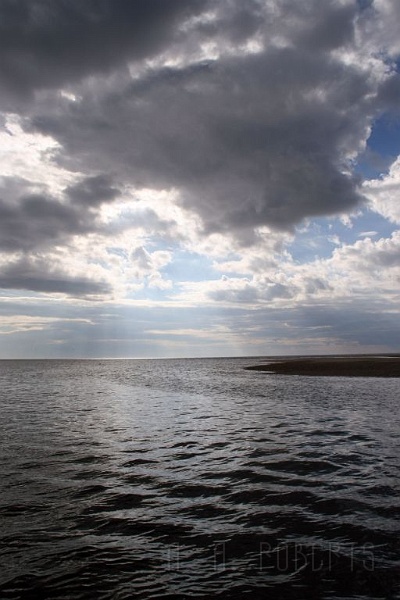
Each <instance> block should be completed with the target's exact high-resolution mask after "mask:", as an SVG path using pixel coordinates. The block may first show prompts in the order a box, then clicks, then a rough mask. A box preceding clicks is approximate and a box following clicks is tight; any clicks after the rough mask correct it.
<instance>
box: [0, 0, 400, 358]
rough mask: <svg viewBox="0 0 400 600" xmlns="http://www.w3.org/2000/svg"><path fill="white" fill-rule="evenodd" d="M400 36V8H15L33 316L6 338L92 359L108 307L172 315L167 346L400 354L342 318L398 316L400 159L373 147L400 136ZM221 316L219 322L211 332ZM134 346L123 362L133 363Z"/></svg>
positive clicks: (23, 215) (211, 0)
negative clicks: (85, 339)
mask: <svg viewBox="0 0 400 600" xmlns="http://www.w3.org/2000/svg"><path fill="white" fill-rule="evenodd" d="M399 27H400V5H399V3H398V2H397V0H371V1H366V0H359V1H356V0H327V1H326V2H321V1H320V0H304V1H303V2H297V1H296V0H249V1H247V2H242V1H240V0H218V1H216V0H169V1H168V2H166V1H165V0H87V1H85V2H81V1H79V0H76V1H75V0H68V1H67V0H57V2H54V1H53V0H3V1H2V2H1V3H0V90H1V91H0V111H1V116H0V124H2V132H1V134H0V137H1V140H0V143H1V148H2V163H1V164H2V171H1V180H0V183H1V186H0V252H1V254H0V287H1V288H2V289H3V293H4V299H3V304H2V306H3V309H4V310H7V318H10V317H12V314H10V311H11V313H12V308H11V307H12V306H14V305H15V307H16V308H15V310H16V313H15V314H17V315H19V316H20V317H21V318H22V322H24V321H23V317H24V314H25V313H24V312H23V311H22V313H21V302H22V304H24V303H25V305H26V307H27V306H28V305H29V306H30V308H29V311H28V309H27V308H26V309H25V310H26V311H27V312H26V314H25V317H26V318H27V319H28V321H27V322H29V323H30V324H31V326H30V327H28V328H27V327H22V329H18V328H17V329H13V326H11V325H10V323H11V322H9V321H7V324H6V325H5V326H4V329H3V330H1V331H0V333H1V332H3V333H4V335H7V336H8V337H10V335H12V336H17V337H16V338H15V340H16V341H15V344H16V345H15V348H16V350H14V352H15V354H17V355H18V354H19V353H20V352H21V350H18V343H19V342H18V340H19V339H21V348H22V347H23V346H24V344H25V341H24V340H25V337H20V338H19V337H18V336H19V335H20V334H22V336H27V335H28V337H29V335H35V336H39V337H38V338H37V339H39V338H40V335H39V334H38V331H52V332H53V334H54V335H53V336H52V337H51V339H47V338H43V340H41V342H40V344H41V345H40V348H41V350H40V352H43V353H44V354H46V353H48V352H50V351H49V349H48V348H50V346H47V349H46V344H47V345H48V344H50V345H51V344H56V345H57V347H60V348H61V350H60V352H61V355H62V354H63V344H65V348H67V345H68V344H69V346H68V348H69V350H68V349H67V350H66V351H65V354H66V355H71V354H73V353H74V352H73V351H72V350H71V348H72V346H74V341H73V340H74V335H75V336H77V335H80V334H79V333H78V332H79V331H82V327H83V325H82V322H84V323H87V322H90V324H91V325H90V327H89V330H90V329H91V331H92V334H91V335H95V334H94V333H93V332H94V331H95V327H94V325H96V319H94V317H93V315H92V316H91V317H90V318H87V316H86V311H88V310H91V309H90V308H89V307H90V306H91V305H92V304H91V303H94V304H93V305H94V306H96V307H97V308H96V311H97V312H96V314H97V317H96V318H97V319H100V316H99V315H100V312H98V311H99V308H98V307H99V306H100V304H99V303H101V306H103V307H104V306H108V307H109V308H108V309H107V310H110V311H111V312H113V311H117V313H118V310H120V311H122V312H119V313H118V314H119V317H118V319H119V320H122V314H124V318H127V319H135V318H139V317H138V315H139V312H135V311H139V310H146V311H147V310H149V309H150V308H149V307H150V306H152V307H153V312H152V315H153V316H152V317H151V319H150V321H149V317H148V315H147V314H146V318H145V322H146V323H147V325H146V326H145V325H143V326H142V327H139V329H138V331H136V333H132V335H134V336H138V338H137V340H141V342H140V343H141V344H142V346H143V348H144V347H147V346H148V348H149V350H148V351H147V350H146V352H144V354H146V355H148V354H150V355H151V353H152V351H151V348H153V350H154V352H153V354H155V355H162V354H169V353H170V352H171V353H173V354H180V353H181V352H182V353H184V354H185V353H187V347H186V346H185V345H184V344H183V345H182V344H181V345H180V344H179V343H178V341H179V340H180V341H182V340H183V339H184V340H187V343H188V345H189V344H190V343H193V341H194V340H198V339H200V340H203V341H201V343H200V345H197V346H195V347H196V348H197V350H198V351H197V353H200V354H202V353H204V352H205V350H204V348H206V346H207V345H208V346H209V347H211V348H213V347H214V348H215V344H214V342H213V340H215V339H218V340H219V342H218V343H220V346H218V348H217V350H216V352H217V353H225V354H226V353H232V352H233V348H242V351H244V352H246V353H256V354H257V353H262V352H269V353H271V352H272V353H274V352H275V351H277V352H279V351H282V349H283V350H285V348H288V350H287V352H288V353H290V345H291V344H292V347H293V348H294V350H293V351H294V352H295V351H296V348H300V350H301V351H302V352H304V351H305V350H304V349H305V348H307V347H308V346H307V341H306V340H307V339H309V347H310V348H312V349H313V350H315V349H317V350H318V349H321V348H323V347H324V345H326V343H327V340H331V341H332V343H333V347H334V348H335V350H334V351H337V349H343V350H344V351H348V350H349V349H350V351H355V350H357V349H365V348H367V349H368V348H369V349H372V350H374V349H376V348H378V346H379V349H388V348H390V349H393V348H394V347H395V343H394V342H393V336H391V335H390V336H389V334H388V335H387V337H386V338H384V337H383V338H382V336H380V337H379V343H378V342H377V339H378V338H377V335H376V334H375V335H372V334H371V336H370V337H369V339H366V338H365V335H364V336H363V335H361V333H360V331H359V329H357V328H355V329H354V334H353V338H352V339H351V340H349V339H348V333H345V330H344V328H343V322H344V321H346V319H347V316H346V315H349V314H350V313H352V314H354V313H355V312H356V311H357V307H358V309H359V310H360V311H361V314H365V322H366V323H367V322H368V320H369V318H373V319H375V320H376V319H380V318H381V319H383V321H384V323H385V325H382V327H385V328H386V329H388V328H387V320H388V319H389V321H390V318H391V317H389V316H388V315H393V317H392V318H393V322H394V321H395V319H396V318H397V317H398V314H397V306H398V300H399V283H400V271H399V265H400V234H399V232H398V225H399V223H400V217H399V202H398V193H399V185H400V167H399V159H398V158H397V154H398V152H396V150H395V149H393V148H394V145H393V143H392V142H391V141H390V140H389V138H385V139H384V140H383V142H382V143H380V146H379V147H378V143H377V142H374V139H375V138H377V135H378V134H377V133H376V132H378V131H379V126H380V124H381V123H382V122H384V121H385V120H386V121H387V122H389V123H391V127H392V131H393V139H394V138H395V137H396V136H397V135H398V131H399V130H398V129H397V128H398V126H399V118H400V113H399V106H400V78H399V74H398V64H399V56H400V42H399V36H398V31H399ZM386 121H385V122H386ZM389 130H390V128H389V127H388V128H387V131H389ZM385 131H386V130H385ZM374 132H375V138H374ZM374 144H375V145H374ZM389 146H390V148H391V149H390V151H389V150H387V152H386V151H385V148H389ZM399 150H400V148H399ZM377 165H378V166H377ZM24 294H27V295H25V296H24ZM22 298H25V300H22ZM48 302H51V303H52V304H51V306H52V314H51V320H50V321H48V322H47V325H46V323H45V321H43V320H40V319H42V317H43V315H42V311H43V306H45V305H46V306H48V304H46V303H48ZM43 303H45V304H43ZM72 305H73V306H75V307H80V308H79V310H80V311H81V312H79V311H78V312H79V314H76V313H74V315H73V316H71V317H70V320H68V321H67V325H66V324H65V323H64V324H63V325H62V327H63V331H64V334H61V333H60V331H59V329H58V325H57V323H58V322H59V321H58V320H57V319H58V318H59V316H57V315H61V314H64V313H65V312H66V311H67V306H69V307H70V306H72ZM33 306H35V307H36V308H35V309H33V308H32V307H33ZM139 306H140V307H141V308H140V309H139V308H138V307H139ZM117 307H120V309H118V310H117ZM122 307H129V310H128V309H127V308H124V309H122ZM157 307H158V308H157ZM312 307H314V309H315V310H316V308H317V307H318V315H320V314H324V311H325V314H326V315H329V318H328V316H327V322H326V324H325V325H324V324H323V323H322V324H318V325H315V327H317V328H320V327H325V329H324V330H323V333H324V335H323V336H322V337H321V336H319V335H318V338H315V339H317V340H318V341H317V342H315V343H314V342H313V341H312V337H313V335H314V334H312V335H311V334H310V332H315V331H317V330H314V329H311V328H312V327H314V325H312V324H310V322H309V320H308V318H307V319H306V318H305V315H306V314H307V315H308V314H309V313H308V312H307V311H309V310H311V311H312ZM333 307H336V308H335V310H336V311H337V312H335V313H333V312H332V310H333ZM183 308H185V309H187V310H189V311H193V313H192V316H191V317H190V318H189V320H190V321H192V325H193V319H195V320H196V319H197V326H196V327H193V326H192V327H186V326H184V325H183V324H182V325H181V328H179V323H178V324H177V318H176V311H179V310H182V309H183ZM161 309H162V310H163V311H164V310H169V311H170V313H169V314H170V319H171V325H170V326H167V325H166V323H167V321H166V319H165V318H164V317H162V319H161V320H162V323H163V325H162V326H161V325H160V323H159V322H158V320H159V317H158V312H157V311H158V310H161ZM0 310H1V308H0ZM69 310H70V308H68V311H69ZM74 310H75V309H74ZM107 310H106V311H105V312H107ZM125 310H128V313H125V312H124V311H125ZM201 310H209V311H217V312H216V313H215V314H219V315H220V319H221V321H220V322H218V319H216V317H215V316H213V319H214V318H215V319H216V320H215V322H214V325H213V327H214V329H213V328H212V329H210V330H209V334H208V337H207V335H205V336H204V331H205V330H204V323H203V321H202V319H203V318H206V320H207V319H208V317H205V316H204V314H203V313H202V312H201ZM236 310H238V311H240V315H241V316H242V317H243V320H241V319H239V318H238V317H237V316H236V317H235V318H233V317H231V316H229V315H231V313H230V311H236ZM290 310H292V311H295V314H296V325H295V327H289V326H288V327H286V329H282V328H281V329H279V327H278V325H277V323H281V322H282V314H283V313H282V311H284V314H285V319H286V315H289V313H290ZM32 311H33V312H32ZM35 311H38V312H37V313H35ZM196 311H198V312H196ZM221 311H223V314H224V315H225V316H224V317H222V316H221V314H222V313H221ZM288 311H289V312H288ZM320 311H322V313H321V312H320ZM371 311H373V314H374V316H373V317H369V316H368V315H370V313H371ZM39 313H40V314H39ZM113 314H114V317H113V319H112V321H113V320H114V319H115V318H116V317H115V313H113ZM293 314H294V312H293ZM310 314H311V313H310ZM315 314H317V313H315ZM333 314H335V315H336V316H335V318H333V317H332V315H333ZM213 315H214V313H213ZM273 315H275V317H274V316H273ZM299 315H303V317H302V318H303V319H304V321H303V323H304V330H302V327H301V318H300V316H299ZM39 317H40V318H39ZM140 318H144V317H143V315H142V316H141V317H140ZM29 319H30V321H29ZM32 319H39V321H34V322H33V321H32ZM82 319H83V321H82ZM93 319H94V320H93ZM225 319H226V321H225ZM100 320H102V319H100ZM153 321H154V322H153ZM261 321H263V322H265V323H266V322H273V323H275V325H274V326H272V325H270V329H269V330H268V331H267V330H266V329H265V327H261V325H260V322H261ZM383 321H382V323H383ZM18 322H20V321H18ZM286 322H288V321H287V320H285V323H286ZM32 323H34V325H32ZM172 323H173V324H172ZM222 323H223V325H222ZM244 323H246V324H244ZM65 327H67V329H65ZM68 327H71V328H72V329H71V331H69V330H68ZM168 327H169V329H168ZM221 327H222V329H221ZM282 327H283V325H282ZM85 328H86V325H85ZM110 328H111V325H106V324H105V323H104V322H103V321H102V326H101V330H102V331H103V332H105V331H107V335H106V337H105V338H104V340H105V341H104V344H105V345H106V346H107V342H106V340H107V339H108V340H111V338H112V334H111V332H110V331H109V330H110ZM275 329H276V332H275V333H274V334H273V335H272V333H271V332H272V330H275ZM389 329H390V327H389ZM67 330H68V331H69V333H66V331H67ZM85 331H86V329H85ZM183 331H186V334H184V333H182V332H183ZM202 331H203V334H202V333H201V332H202ZM33 332H35V333H33ZM57 332H58V333H57ZM96 332H98V330H96ZM146 332H147V333H146ZM168 332H169V333H168ZM177 332H178V333H177ZM179 332H180V333H179ZM318 332H320V330H319V329H318ZM86 333H87V332H86ZM139 333H140V335H139ZM63 335H64V337H65V339H64V338H63ZM96 335H97V333H96ZM310 335H311V337H310ZM57 336H58V337H57ZM179 336H180V337H179ZM182 336H184V337H183V338H182ZM185 336H186V337H185ZM232 336H233V337H232ZM178 338H179V340H178ZM224 338H225V339H226V344H225V345H224V344H223V343H222V342H221V340H223V339H224ZM113 339H114V338H113ZM118 339H119V338H116V340H118ZM121 339H122V338H121ZM121 339H120V344H121V345H120V348H119V350H118V351H114V349H113V348H114V347H113V348H111V346H110V348H109V350H104V352H103V353H102V354H106V355H108V352H109V353H110V355H113V353H114V355H115V354H117V355H120V354H122V355H126V354H128V355H131V354H132V352H130V351H129V347H127V342H123V341H121ZM135 339H136V338H135ZM384 339H386V341H387V342H386V344H385V341H384ZM137 340H136V342H137V343H135V348H136V346H138V347H139V346H140V343H139V341H137ZM229 340H230V341H229ZM240 340H241V341H240ZM299 340H301V344H300V345H299V343H300V342H299ZM108 343H110V342H108ZM113 343H114V342H113ZM115 344H118V342H117V341H116V342H115ZM201 344H203V345H201ZM213 344H214V345H213ZM296 344H297V345H296ZM318 344H319V346H318ZM107 347H108V346H107ZM174 348H175V349H177V350H176V352H174ZM180 348H183V349H182V350H180ZM253 350H254V352H253ZM240 351H241V350H237V352H240ZM88 352H89V354H90V353H91V352H92V351H91V350H90V351H88ZM207 352H208V351H207ZM134 353H136V354H137V353H138V350H137V349H135V352H134ZM234 353H236V350H235V352H234ZM4 354H6V351H5V352H4ZM50 354H51V352H50Z"/></svg>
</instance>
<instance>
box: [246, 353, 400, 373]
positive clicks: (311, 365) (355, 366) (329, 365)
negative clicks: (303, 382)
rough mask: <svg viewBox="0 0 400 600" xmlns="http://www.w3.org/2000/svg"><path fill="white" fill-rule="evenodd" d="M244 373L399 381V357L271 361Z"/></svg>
mask: <svg viewBox="0 0 400 600" xmlns="http://www.w3.org/2000/svg"><path fill="white" fill-rule="evenodd" d="M245 369H246V370H248V371H266V372H268V373H271V374H274V375H305V376H310V377H312V376H318V377H400V355H375V356H354V355H353V356H351V355H350V356H326V357H325V356H324V357H309V358H303V357H301V358H290V359H285V360H281V359H279V360H271V362H268V363H266V364H262V365H253V366H250V367H245Z"/></svg>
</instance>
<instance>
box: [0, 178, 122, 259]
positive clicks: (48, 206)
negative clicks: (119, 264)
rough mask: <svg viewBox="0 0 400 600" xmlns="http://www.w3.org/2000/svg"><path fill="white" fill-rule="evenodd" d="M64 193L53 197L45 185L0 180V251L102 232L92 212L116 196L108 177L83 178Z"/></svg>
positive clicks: (64, 240) (16, 179)
mask: <svg viewBox="0 0 400 600" xmlns="http://www.w3.org/2000/svg"><path fill="white" fill-rule="evenodd" d="M64 192H65V194H64V198H55V197H52V196H51V195H49V194H48V192H47V190H46V188H45V187H44V186H41V187H39V186H37V185H35V183H31V182H29V181H27V180H24V179H21V178H3V182H2V187H1V188H0V249H1V250H3V251H6V252H14V251H25V252H26V251H30V250H34V249H38V248H44V247H49V246H53V245H55V244H61V243H66V241H67V240H68V238H70V237H71V236H74V235H79V234H81V235H82V234H87V233H90V232H94V231H97V230H99V231H101V230H102V229H103V230H104V227H103V226H102V224H101V223H100V221H99V212H98V211H96V210H95V209H97V208H98V207H99V206H100V205H101V204H103V203H104V202H110V201H112V200H114V199H115V198H116V197H117V196H118V195H119V190H118V189H117V188H114V187H112V183H111V180H110V179H109V178H108V177H107V176H104V175H102V176H96V177H92V176H90V177H87V178H84V179H83V180H81V181H79V182H78V183H76V184H75V185H72V186H70V187H67V188H66V189H65V190H64Z"/></svg>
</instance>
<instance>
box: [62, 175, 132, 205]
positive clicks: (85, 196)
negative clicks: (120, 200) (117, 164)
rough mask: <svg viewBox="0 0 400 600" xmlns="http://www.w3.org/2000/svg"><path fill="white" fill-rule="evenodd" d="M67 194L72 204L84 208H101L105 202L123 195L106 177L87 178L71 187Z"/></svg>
mask: <svg viewBox="0 0 400 600" xmlns="http://www.w3.org/2000/svg"><path fill="white" fill-rule="evenodd" d="M65 192H66V195H67V196H68V197H69V199H70V200H71V202H73V203H75V204H78V205H80V206H82V207H85V206H100V204H103V203H104V202H111V201H112V200H114V199H115V198H117V196H119V195H120V194H121V191H120V190H119V189H118V188H117V187H112V183H111V179H110V177H108V176H106V175H96V176H93V177H87V178H86V179H84V180H83V181H80V182H79V183H77V184H75V185H71V186H69V187H68V188H67V189H66V190H65Z"/></svg>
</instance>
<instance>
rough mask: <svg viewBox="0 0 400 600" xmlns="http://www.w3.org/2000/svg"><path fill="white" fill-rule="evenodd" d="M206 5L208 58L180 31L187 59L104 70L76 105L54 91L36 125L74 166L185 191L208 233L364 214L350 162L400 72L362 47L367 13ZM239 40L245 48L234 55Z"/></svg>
mask: <svg viewBox="0 0 400 600" xmlns="http://www.w3.org/2000/svg"><path fill="white" fill-rule="evenodd" d="M167 4H169V3H167ZM172 4H173V3H172ZM73 5H74V4H73ZM208 6H212V8H213V10H214V16H213V18H211V17H210V19H211V20H210V21H209V22H208V23H207V21H206V20H205V21H204V22H203V23H201V20H199V21H198V25H197V27H196V28H193V29H192V31H191V35H192V36H193V37H192V38H191V39H192V42H191V43H192V45H193V40H194V39H196V40H197V49H198V55H197V56H196V54H195V52H194V50H193V49H192V54H190V57H191V59H190V60H189V61H188V60H185V49H187V44H188V43H189V42H188V38H186V37H185V36H183V37H182V39H181V40H180V42H181V45H179V44H178V42H177V41H176V42H175V46H174V52H175V54H174V57H175V63H176V64H171V61H168V60H167V58H165V57H164V60H163V58H162V55H159V61H158V62H157V61H156V62H155V63H154V64H152V65H150V66H149V65H147V66H146V65H145V64H143V65H142V69H141V70H140V69H139V70H137V72H136V73H134V76H131V75H129V74H127V73H120V74H119V75H117V74H116V75H115V79H113V83H112V85H110V81H109V80H108V79H107V78H99V77H97V78H93V79H92V80H91V81H90V83H87V84H84V83H82V84H81V85H80V87H79V98H78V99H77V100H76V101H75V102H73V101H70V100H69V99H68V98H61V99H60V97H59V96H58V97H57V98H55V97H54V96H52V95H51V94H49V95H47V96H46V97H43V98H42V99H41V100H40V102H39V101H38V102H37V103H36V104H35V105H33V108H32V114H31V115H28V117H27V119H26V120H25V127H26V128H27V129H28V130H31V131H37V132H40V133H42V134H47V135H50V136H52V137H53V138H54V139H56V140H57V142H58V143H59V144H60V148H59V155H58V161H59V164H61V165H63V166H64V167H65V168H69V169H82V168H84V169H85V170H87V171H89V172H95V173H102V172H109V171H112V172H113V173H115V174H116V177H117V179H118V181H120V182H124V183H127V184H130V185H133V186H136V188H143V187H147V188H153V189H158V190H161V189H170V190H171V189H175V190H177V192H178V196H177V197H178V201H179V203H180V204H181V206H183V207H184V208H185V209H187V210H189V211H191V212H193V213H194V214H196V215H198V216H199V217H200V218H201V221H202V224H203V230H204V232H205V233H206V234H210V233H213V232H220V233H223V234H224V235H226V234H228V235H233V236H234V237H236V239H240V240H241V243H242V244H244V245H246V244H252V243H254V241H255V231H257V229H258V228H259V227H260V226H269V227H272V228H274V229H278V230H291V229H293V227H294V226H295V225H296V224H297V223H299V222H300V221H302V220H303V219H304V218H307V217H313V216H323V215H331V214H338V213H344V212H348V211H350V210H353V209H354V207H355V206H357V205H359V204H360V203H362V201H363V196H362V190H361V185H360V184H361V182H360V179H359V178H358V177H357V176H356V175H355V174H354V173H353V171H352V160H354V158H355V157H356V156H357V153H358V152H360V151H362V150H363V148H364V146H365V143H366V140H367V138H368V136H369V132H370V125H371V122H372V120H373V118H374V117H375V116H376V115H377V113H378V111H379V110H385V109H386V108H387V104H385V102H384V99H383V97H384V96H385V94H384V93H383V89H384V86H387V85H388V82H390V81H397V79H396V77H397V76H395V75H393V73H389V72H388V69H387V66H386V64H385V61H384V60H378V59H377V58H376V54H377V52H379V48H378V47H374V48H372V49H370V54H368V55H367V56H365V54H364V52H365V47H366V46H365V44H366V42H365V40H364V39H363V37H362V36H363V32H364V30H363V28H362V27H363V21H362V18H361V9H357V4H356V3H354V2H339V1H337V2H332V3H321V2H316V1H314V0H309V1H308V2H306V3H302V4H301V5H300V4H298V3H294V2H288V1H287V0H278V1H277V2H275V3H265V5H264V4H261V3H258V2H252V3H249V5H248V6H247V7H246V9H243V6H242V4H241V3H240V4H239V3H237V2H224V3H221V5H220V4H218V5H217V4H216V3H211V5H208ZM110 10H111V8H110ZM243 10H245V12H246V15H247V16H246V19H247V21H246V22H247V25H244V24H243V30H241V29H240V26H239V25H238V23H239V20H240V19H239V16H240V15H241V14H242V12H243ZM224 11H225V12H224ZM364 12H365V11H364ZM205 14H206V13H204V14H203V17H204V19H205ZM193 27H194V26H193ZM364 33H365V32H364ZM360 37H361V41H359V38H360ZM235 38H238V39H239V38H242V39H244V40H245V41H246V44H247V45H246V46H245V50H243V51H240V52H239V51H238V50H237V49H236V51H235V48H234V46H233V41H232V40H233V39H235ZM229 40H231V41H229ZM251 42H252V43H253V44H254V48H252V46H251ZM107 43H108V40H107V38H106V39H105V40H104V45H105V46H106V45H107ZM207 44H209V45H210V44H211V46H212V48H214V50H210V52H209V57H208V58H207V57H206V58H205V55H204V48H205V47H207ZM200 48H203V51H202V52H200ZM93 73H97V71H95V69H94V70H93Z"/></svg>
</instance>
